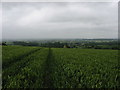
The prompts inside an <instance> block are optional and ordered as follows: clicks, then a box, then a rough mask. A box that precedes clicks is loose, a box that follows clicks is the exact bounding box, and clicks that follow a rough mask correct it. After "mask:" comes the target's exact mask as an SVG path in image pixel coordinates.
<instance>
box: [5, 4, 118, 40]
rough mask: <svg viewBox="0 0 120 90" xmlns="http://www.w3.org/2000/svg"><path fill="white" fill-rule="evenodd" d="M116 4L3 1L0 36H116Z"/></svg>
mask: <svg viewBox="0 0 120 90" xmlns="http://www.w3.org/2000/svg"><path fill="white" fill-rule="evenodd" d="M117 20H118V18H117V3H95V2H94V3H65V2H64V3H3V39H14V38H16V39H25V38H27V39H29V38H37V39H39V38H117V37H118V36H117V33H118V30H117V22H118V21H117Z"/></svg>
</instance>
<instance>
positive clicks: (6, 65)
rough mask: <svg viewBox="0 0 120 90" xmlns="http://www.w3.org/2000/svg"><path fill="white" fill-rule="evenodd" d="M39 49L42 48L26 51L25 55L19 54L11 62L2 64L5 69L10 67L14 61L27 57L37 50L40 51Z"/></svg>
mask: <svg viewBox="0 0 120 90" xmlns="http://www.w3.org/2000/svg"><path fill="white" fill-rule="evenodd" d="M39 50H40V48H39V49H35V50H32V51H30V52H28V53H26V54H24V55H20V56H18V57H17V58H16V59H15V60H12V61H11V62H9V63H7V64H3V65H2V66H3V67H2V68H3V69H6V68H9V67H10V66H12V65H13V64H14V63H16V62H19V61H21V60H22V59H23V58H25V57H27V56H29V55H31V54H32V53H35V52H37V51H39Z"/></svg>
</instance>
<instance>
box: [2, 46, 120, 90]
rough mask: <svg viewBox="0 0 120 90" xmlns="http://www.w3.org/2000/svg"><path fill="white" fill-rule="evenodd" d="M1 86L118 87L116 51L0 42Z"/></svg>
mask: <svg viewBox="0 0 120 90" xmlns="http://www.w3.org/2000/svg"><path fill="white" fill-rule="evenodd" d="M2 50H3V52H2V57H3V70H2V87H3V89H4V88H118V87H119V82H118V79H119V78H118V77H119V76H118V71H119V67H118V51H117V50H95V49H75V48H74V49H70V48H41V47H23V46H3V48H2Z"/></svg>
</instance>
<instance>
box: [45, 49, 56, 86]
mask: <svg viewBox="0 0 120 90" xmlns="http://www.w3.org/2000/svg"><path fill="white" fill-rule="evenodd" d="M53 64H54V58H53V54H52V50H51V48H49V53H48V56H47V60H46V64H45V68H44V76H43V78H44V80H43V87H44V88H53V80H52V77H53V76H52V71H53V66H54V65H53Z"/></svg>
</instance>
